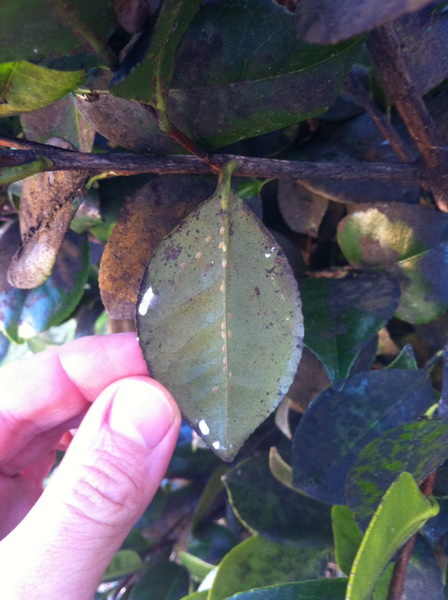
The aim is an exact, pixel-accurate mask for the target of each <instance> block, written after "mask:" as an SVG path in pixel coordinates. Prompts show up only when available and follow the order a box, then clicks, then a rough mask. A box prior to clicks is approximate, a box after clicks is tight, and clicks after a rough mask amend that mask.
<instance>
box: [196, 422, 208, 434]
mask: <svg viewBox="0 0 448 600" xmlns="http://www.w3.org/2000/svg"><path fill="white" fill-rule="evenodd" d="M198 427H199V430H200V432H201V433H202V435H208V434H209V433H210V428H209V426H208V425H207V423H206V422H205V420H204V419H201V420H200V421H199V423H198Z"/></svg>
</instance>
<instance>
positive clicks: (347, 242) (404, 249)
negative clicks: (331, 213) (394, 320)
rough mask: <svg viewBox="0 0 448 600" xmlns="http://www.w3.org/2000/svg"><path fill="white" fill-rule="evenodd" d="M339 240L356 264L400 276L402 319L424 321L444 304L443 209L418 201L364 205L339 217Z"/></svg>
mask: <svg viewBox="0 0 448 600" xmlns="http://www.w3.org/2000/svg"><path fill="white" fill-rule="evenodd" d="M338 242H339V245H340V247H341V250H342V252H343V253H344V255H345V256H346V258H347V259H348V260H349V261H350V263H351V264H352V265H353V266H355V267H356V268H363V267H364V268H377V269H382V270H385V271H388V272H389V273H390V274H391V275H393V276H394V277H395V278H396V279H397V280H398V282H399V284H400V288H401V301H400V304H399V306H398V310H397V312H396V315H397V316H398V317H399V318H400V319H403V320H405V321H408V322H410V323H428V322H430V321H433V320H434V319H436V318H437V317H439V316H441V315H442V314H443V313H444V312H445V311H446V310H447V308H448V275H447V273H448V269H447V262H448V253H447V251H446V250H447V247H448V216H447V215H445V214H439V213H438V212H435V211H433V210H430V209H428V208H423V207H421V206H407V205H393V204H378V205H376V206H368V207H366V208H364V209H363V210H359V211H358V210H357V211H356V212H354V213H352V214H351V215H349V216H348V217H346V218H345V219H343V220H342V221H341V223H340V224H339V227H338Z"/></svg>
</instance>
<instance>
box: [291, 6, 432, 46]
mask: <svg viewBox="0 0 448 600" xmlns="http://www.w3.org/2000/svg"><path fill="white" fill-rule="evenodd" d="M431 2H432V0H376V2H375V6H373V5H372V3H371V2H370V1H369V0H317V1H316V0H301V2H300V4H299V6H298V8H297V9H296V15H295V16H296V25H297V31H298V33H299V35H301V36H302V37H303V38H304V39H306V40H307V41H308V42H311V43H313V44H334V43H335V42H338V41H340V40H346V39H348V38H350V37H352V36H354V35H357V34H359V33H363V32H364V31H368V30H369V29H373V28H374V27H378V26H380V25H382V24H384V23H388V22H389V21H393V20H394V19H396V18H397V17H400V16H402V15H405V14H406V13H409V12H413V11H415V10H418V9H419V8H421V7H423V6H426V5H427V4H430V3H431Z"/></svg>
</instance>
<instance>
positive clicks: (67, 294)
mask: <svg viewBox="0 0 448 600" xmlns="http://www.w3.org/2000/svg"><path fill="white" fill-rule="evenodd" d="M19 242H20V235H19V228H18V226H17V224H15V223H14V224H12V225H11V226H9V227H8V228H7V229H6V231H4V233H3V235H2V236H1V237H0V329H1V331H2V333H4V334H5V335H7V336H8V337H9V338H10V339H11V340H13V341H15V342H18V343H20V342H23V340H24V339H28V338H31V337H33V336H35V335H36V334H37V333H39V332H41V331H45V330H46V329H48V328H49V327H51V326H53V325H58V324H59V323H62V321H64V320H65V319H66V318H67V317H68V316H69V315H70V313H71V312H72V311H73V310H74V309H75V307H76V306H77V304H78V302H79V300H80V299H81V296H82V295H83V293H84V285H85V283H86V281H87V277H88V274H89V244H88V241H87V238H86V237H85V236H79V235H77V234H75V233H73V232H70V231H69V232H68V233H67V235H66V238H65V241H64V244H63V245H62V248H61V251H60V252H59V255H58V258H57V259H56V263H55V265H54V267H53V271H52V273H51V275H50V277H49V278H48V279H47V281H46V282H45V283H44V284H42V285H40V286H39V287H37V288H34V289H32V290H19V289H17V288H14V287H12V286H11V285H10V284H9V283H8V281H7V279H6V272H7V268H8V266H9V263H10V261H11V257H12V254H13V253H14V251H15V249H16V247H17V246H18V244H19Z"/></svg>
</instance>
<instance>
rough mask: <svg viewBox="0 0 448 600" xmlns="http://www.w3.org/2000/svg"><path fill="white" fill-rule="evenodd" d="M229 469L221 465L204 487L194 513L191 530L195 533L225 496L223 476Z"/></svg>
mask: <svg viewBox="0 0 448 600" xmlns="http://www.w3.org/2000/svg"><path fill="white" fill-rule="evenodd" d="M227 471H228V467H227V466H225V465H222V464H221V465H219V467H218V468H217V469H215V470H214V471H213V473H212V474H211V475H210V477H209V478H208V481H207V483H206V485H205V487H204V491H203V492H202V495H201V497H200V499H199V502H198V505H197V506H196V510H195V512H194V515H193V518H192V519H191V530H192V532H193V533H194V532H195V530H196V529H197V527H198V526H200V524H201V521H205V520H206V517H207V515H209V514H210V512H211V511H212V509H213V506H214V505H215V503H216V500H217V499H218V498H219V497H220V496H222V495H224V484H223V482H222V478H223V476H224V475H225V474H226V473H227Z"/></svg>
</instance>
